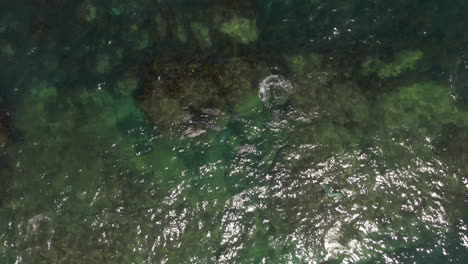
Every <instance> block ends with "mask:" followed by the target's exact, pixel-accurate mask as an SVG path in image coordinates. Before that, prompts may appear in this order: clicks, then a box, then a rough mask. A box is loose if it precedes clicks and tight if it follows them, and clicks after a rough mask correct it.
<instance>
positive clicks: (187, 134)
mask: <svg viewBox="0 0 468 264" xmlns="http://www.w3.org/2000/svg"><path fill="white" fill-rule="evenodd" d="M205 133H206V130H204V129H194V128H191V127H190V128H188V129H187V131H185V137H187V138H194V137H198V136H200V135H202V134H205Z"/></svg>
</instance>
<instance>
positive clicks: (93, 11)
mask: <svg viewBox="0 0 468 264" xmlns="http://www.w3.org/2000/svg"><path fill="white" fill-rule="evenodd" d="M97 11H98V10H97V8H96V6H95V5H93V4H92V3H91V2H89V1H86V2H84V3H83V4H82V6H81V8H80V10H79V12H80V16H81V17H82V18H83V19H84V20H85V21H86V22H88V23H91V22H93V21H94V20H95V19H96V17H97Z"/></svg>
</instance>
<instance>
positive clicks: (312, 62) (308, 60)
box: [285, 53, 323, 76]
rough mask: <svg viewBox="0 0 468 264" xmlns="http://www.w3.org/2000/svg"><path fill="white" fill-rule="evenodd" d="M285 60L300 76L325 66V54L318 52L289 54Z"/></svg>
mask: <svg viewBox="0 0 468 264" xmlns="http://www.w3.org/2000/svg"><path fill="white" fill-rule="evenodd" d="M285 60H286V62H287V64H288V66H289V68H290V69H291V71H292V72H293V73H295V74H296V75H299V76H303V75H304V74H309V73H311V72H317V71H319V70H321V68H322V67H323V66H322V64H323V56H322V55H320V54H317V53H309V54H304V55H289V56H286V57H285Z"/></svg>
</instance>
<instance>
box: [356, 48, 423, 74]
mask: <svg viewBox="0 0 468 264" xmlns="http://www.w3.org/2000/svg"><path fill="white" fill-rule="evenodd" d="M422 57H423V52H422V51H420V50H406V51H402V52H400V53H398V54H396V56H395V58H394V59H393V61H391V62H388V63H385V62H382V61H381V60H379V59H375V58H369V59H367V60H366V61H365V62H364V63H363V64H362V71H363V73H364V75H369V74H371V73H377V75H378V76H379V77H380V78H381V79H387V78H392V77H398V76H399V75H401V74H402V73H403V72H405V71H408V70H413V69H414V67H415V66H416V63H417V62H419V61H420V60H421V59H422Z"/></svg>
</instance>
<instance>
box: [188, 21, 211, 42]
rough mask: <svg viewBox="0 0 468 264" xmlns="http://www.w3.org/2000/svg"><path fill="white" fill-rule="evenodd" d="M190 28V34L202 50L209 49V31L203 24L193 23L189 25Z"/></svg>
mask: <svg viewBox="0 0 468 264" xmlns="http://www.w3.org/2000/svg"><path fill="white" fill-rule="evenodd" d="M190 28H191V29H192V33H193V34H194V35H195V37H196V39H197V40H198V43H199V44H200V46H201V47H202V48H209V47H211V45H212V43H211V36H210V29H209V28H208V26H206V25H205V24H203V23H200V22H193V23H192V24H190Z"/></svg>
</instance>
